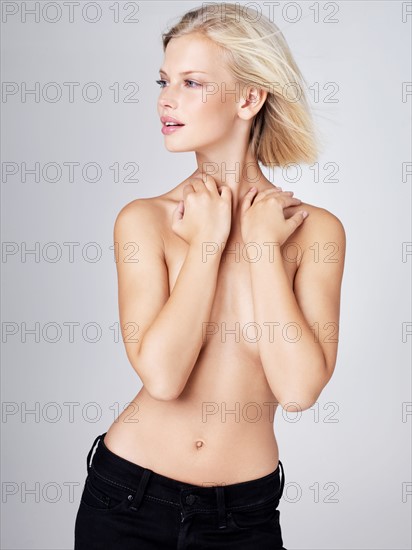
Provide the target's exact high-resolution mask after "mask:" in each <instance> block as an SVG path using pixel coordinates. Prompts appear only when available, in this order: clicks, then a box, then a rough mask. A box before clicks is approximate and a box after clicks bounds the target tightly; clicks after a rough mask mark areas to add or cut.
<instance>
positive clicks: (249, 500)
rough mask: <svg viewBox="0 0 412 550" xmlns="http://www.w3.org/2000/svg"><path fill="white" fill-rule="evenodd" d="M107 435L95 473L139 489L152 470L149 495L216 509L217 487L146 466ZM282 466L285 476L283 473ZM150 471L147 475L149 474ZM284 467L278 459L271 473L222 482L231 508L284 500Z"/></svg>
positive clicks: (101, 443)
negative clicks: (114, 446) (113, 446)
mask: <svg viewBox="0 0 412 550" xmlns="http://www.w3.org/2000/svg"><path fill="white" fill-rule="evenodd" d="M104 436H105V434H102V435H101V436H100V439H99V441H98V445H97V448H96V452H95V454H94V456H93V459H92V464H91V468H92V469H93V471H94V473H95V475H97V476H101V477H102V478H105V479H106V480H108V481H110V482H112V483H113V484H114V485H116V484H117V485H119V486H122V487H124V488H127V489H130V490H131V491H136V490H137V489H138V487H139V484H140V482H141V480H142V477H143V474H144V472H148V473H149V479H148V481H147V485H146V489H145V494H146V495H147V496H148V497H149V498H150V497H151V498H153V499H157V500H159V501H160V502H164V503H167V504H171V505H175V506H181V505H184V504H185V503H186V504H187V503H188V502H189V501H190V502H189V504H191V505H195V506H196V508H199V509H203V510H206V509H210V510H212V509H215V508H216V505H217V501H216V498H217V491H216V486H209V487H205V486H203V485H195V484H191V483H186V482H183V481H179V480H177V479H174V478H172V477H168V476H165V475H163V474H160V473H158V472H155V471H153V470H151V469H150V468H145V467H143V466H141V465H139V464H136V463H134V462H130V461H129V460H127V459H125V458H123V457H121V456H119V455H116V454H115V453H113V452H112V451H111V450H110V449H109V448H108V447H107V446H106V445H105V443H104V440H103V438H104ZM280 468H282V475H281V472H280ZM147 475H148V474H146V476H147ZM283 482H284V476H283V466H282V464H281V462H280V461H278V465H277V467H276V468H275V469H274V470H273V471H272V472H271V473H269V474H267V475H265V476H263V477H260V478H257V479H252V480H249V481H243V482H240V483H233V484H227V485H225V484H224V485H221V486H220V487H222V488H223V492H224V497H225V505H226V507H227V508H242V507H248V506H251V505H258V504H264V503H266V502H270V501H272V500H273V501H276V500H277V499H280V495H281V493H282V490H283Z"/></svg>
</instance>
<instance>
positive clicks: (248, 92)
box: [238, 85, 268, 120]
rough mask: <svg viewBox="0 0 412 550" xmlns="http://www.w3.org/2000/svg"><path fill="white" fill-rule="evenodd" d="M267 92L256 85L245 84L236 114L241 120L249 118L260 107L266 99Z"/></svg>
mask: <svg viewBox="0 0 412 550" xmlns="http://www.w3.org/2000/svg"><path fill="white" fill-rule="evenodd" d="M267 95H268V93H267V91H266V90H262V88H257V87H256V86H251V85H249V86H246V87H245V88H244V90H243V94H242V98H241V101H240V104H239V110H238V115H239V117H240V118H242V119H243V120H250V119H251V118H253V117H254V116H255V115H256V114H257V113H258V112H259V111H260V109H261V108H262V106H263V104H264V103H265V101H266V97H267Z"/></svg>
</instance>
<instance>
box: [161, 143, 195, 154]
mask: <svg viewBox="0 0 412 550" xmlns="http://www.w3.org/2000/svg"><path fill="white" fill-rule="evenodd" d="M165 147H166V149H167V150H168V151H169V152H170V153H188V152H191V151H194V148H193V147H185V146H184V145H178V144H175V145H173V144H171V143H166V144H165Z"/></svg>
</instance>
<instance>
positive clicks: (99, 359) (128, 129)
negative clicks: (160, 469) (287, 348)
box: [1, 1, 412, 550]
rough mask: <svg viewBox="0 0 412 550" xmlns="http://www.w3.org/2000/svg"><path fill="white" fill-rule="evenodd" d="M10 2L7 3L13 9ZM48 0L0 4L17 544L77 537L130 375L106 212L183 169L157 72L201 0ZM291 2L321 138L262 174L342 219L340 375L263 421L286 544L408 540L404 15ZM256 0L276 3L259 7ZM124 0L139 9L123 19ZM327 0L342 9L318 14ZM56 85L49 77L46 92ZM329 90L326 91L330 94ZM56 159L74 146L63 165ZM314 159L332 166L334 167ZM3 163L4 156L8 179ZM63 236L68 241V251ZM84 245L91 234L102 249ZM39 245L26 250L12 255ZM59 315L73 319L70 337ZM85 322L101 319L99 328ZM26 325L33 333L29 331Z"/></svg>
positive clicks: (398, 10) (188, 162) (372, 545)
mask: <svg viewBox="0 0 412 550" xmlns="http://www.w3.org/2000/svg"><path fill="white" fill-rule="evenodd" d="M6 4H7V5H8V7H7V9H11V10H12V11H13V10H14V9H15V10H17V13H15V14H12V15H10V16H8V17H6V15H5V14H4V9H5V6H6ZM57 4H58V5H60V7H61V9H62V13H61V18H60V20H59V21H56V22H54V23H52V22H49V21H47V19H49V20H51V19H54V18H55V17H56V13H57V12H56V8H55V7H53V5H52V3H51V2H50V3H47V2H39V3H38V5H39V10H38V13H39V19H38V21H35V19H34V17H33V16H30V15H27V20H26V21H24V17H23V15H22V9H23V5H22V3H20V2H3V6H2V8H3V20H2V59H1V60H2V80H3V82H9V83H10V82H11V83H13V82H14V83H16V84H15V85H16V88H15V89H16V90H17V93H15V94H11V95H7V96H5V95H3V102H2V104H1V109H2V151H1V152H2V168H3V178H2V199H3V200H2V240H3V262H2V272H3V284H2V322H3V324H2V328H3V345H2V380H1V381H2V395H1V397H2V405H3V414H2V424H1V443H2V471H1V474H2V493H3V498H2V516H1V519H2V525H1V527H2V529H1V537H2V539H1V545H2V548H5V549H10V550H11V549H69V548H72V547H73V529H74V520H75V514H76V512H77V508H78V504H79V499H80V495H81V490H82V487H83V483H84V480H85V476H86V455H87V452H88V450H89V448H90V446H91V444H92V442H93V440H94V438H95V437H96V436H97V435H98V434H101V433H103V432H105V431H107V429H108V428H109V426H110V424H111V423H112V422H113V420H114V418H115V417H116V416H117V414H118V412H119V410H122V409H123V407H124V406H125V405H126V404H127V403H128V402H129V401H130V399H132V398H133V396H134V395H135V394H136V393H137V391H138V389H139V388H140V386H141V382H140V380H139V379H138V377H137V376H136V374H135V373H134V371H133V369H132V367H131V366H130V365H129V363H128V360H127V357H126V354H125V351H124V346H123V343H122V341H121V338H119V337H118V309H117V278H116V265H115V262H114V260H113V251H112V249H111V247H112V245H113V225H114V221H115V218H116V215H117V213H118V212H119V210H120V209H121V208H122V207H123V206H124V205H125V204H127V203H128V202H130V201H132V200H134V199H135V198H139V197H150V196H154V195H158V194H161V193H164V192H166V191H167V190H168V189H170V188H172V187H174V186H175V185H177V183H179V182H180V181H182V179H184V178H185V177H187V176H188V175H189V174H190V173H191V172H192V171H193V170H194V169H195V156H194V154H193V153H184V154H183V153H180V154H172V153H169V152H168V151H167V150H166V149H165V147H164V145H163V141H164V138H163V135H162V134H161V132H160V122H159V119H158V115H157V111H156V101H157V97H158V93H159V89H158V85H157V84H156V83H155V80H156V79H157V78H158V72H157V71H158V69H159V67H160V64H161V62H162V58H163V54H162V48H161V40H160V34H161V32H162V31H163V30H165V28H166V27H167V26H168V24H169V23H170V22H172V21H174V20H175V19H176V18H177V16H179V15H181V14H183V13H184V11H186V10H187V9H189V8H191V7H194V6H199V5H200V2H150V3H149V2H139V3H136V4H134V3H133V2H132V3H129V7H127V6H126V4H125V3H123V2H100V3H99V4H98V5H99V6H100V9H101V17H100V19H99V20H98V21H96V22H95V23H91V22H88V21H87V20H86V17H89V18H94V17H95V14H96V11H95V9H93V7H90V8H89V10H90V11H88V12H87V14H86V15H82V13H81V11H80V9H79V7H77V8H76V9H75V10H74V17H73V21H72V22H70V18H69V10H68V8H67V7H66V8H65V7H64V6H63V4H62V3H60V4H59V3H57ZM291 4H292V3H291V2H286V3H281V4H280V6H278V7H276V8H275V12H274V13H275V22H276V23H277V24H278V26H279V27H280V28H281V29H282V31H283V33H284V35H285V37H286V39H287V41H288V43H289V45H290V47H291V49H292V52H293V54H294V56H295V58H296V60H297V62H298V65H299V67H300V68H301V70H302V72H303V74H304V76H305V77H306V79H307V81H308V82H309V84H310V85H311V86H312V87H314V88H315V87H316V86H319V97H316V96H315V95H314V94H312V98H311V99H312V107H313V111H314V114H315V120H316V123H317V125H318V127H319V129H320V131H321V132H322V135H323V137H324V144H325V145H324V150H323V152H322V154H321V156H320V158H319V164H318V167H319V178H318V180H317V179H316V178H315V175H314V174H315V172H314V170H313V169H310V168H309V167H308V166H302V167H301V169H302V172H301V174H300V175H299V177H298V178H297V179H296V181H292V180H291V178H293V177H294V176H295V172H294V171H291V172H290V173H289V172H282V171H281V170H277V171H275V172H274V173H272V174H271V175H270V176H271V180H272V181H273V182H274V183H276V184H277V185H283V184H285V185H286V187H284V189H293V190H294V191H295V194H296V196H298V197H299V198H301V199H302V201H304V202H308V203H311V204H314V205H316V206H320V207H323V208H326V209H327V210H329V211H330V212H333V213H334V214H335V215H336V216H338V218H339V219H340V220H341V221H342V223H343V225H344V227H345V229H346V235H347V255H346V266H345V273H344V280H343V286H342V306H341V320H340V343H339V353H338V361H337V365H336V370H335V374H334V376H333V378H332V379H331V381H330V383H329V384H328V386H327V387H326V388H325V389H324V391H323V393H322V394H321V396H320V397H319V401H318V403H317V404H316V405H315V406H314V407H313V409H312V410H308V411H305V412H304V413H303V415H302V417H301V418H297V417H296V415H293V414H290V415H287V414H286V413H283V414H282V410H280V411H278V414H277V415H276V419H275V430H276V434H277V438H278V443H279V448H280V458H281V460H282V462H283V464H284V466H285V474H286V488H285V493H284V497H283V499H282V501H281V504H280V511H281V525H282V530H283V535H284V543H285V545H286V547H287V548H290V549H291V548H296V549H302V550H303V549H305V550H306V549H318V550H319V549H368V550H370V549H394V548H396V549H406V548H411V523H410V513H411V500H412V496H411V494H410V493H411V492H412V489H411V481H412V473H411V466H410V463H411V462H410V461H411V453H410V451H411V437H410V430H411V415H410V414H409V415H407V414H404V416H403V414H402V411H403V410H404V411H407V410H409V411H410V410H411V408H410V403H411V393H410V387H411V384H410V382H411V378H410V366H409V365H410V337H409V338H407V337H405V338H404V339H402V326H403V323H410V321H411V311H410V288H409V284H408V281H409V277H410V266H411V257H410V256H408V257H404V258H403V257H402V243H404V242H408V241H410V240H411V234H410V201H411V197H410V183H411V176H409V177H405V178H402V163H407V162H409V163H410V161H411V157H410V137H409V135H410V134H409V132H410V126H411V102H412V97H411V96H408V97H407V98H406V99H405V100H404V101H402V82H407V81H409V82H410V81H411V74H410V62H411V59H410V50H409V46H410V37H411V33H410V22H411V20H412V15H410V16H409V18H408V19H407V20H406V21H407V22H403V21H402V7H403V5H404V4H406V3H402V2H396V1H394V2H392V1H391V2H382V1H381V2H375V1H363V2H339V3H334V2H332V3H331V4H329V7H327V6H326V4H325V3H323V2H320V3H319V4H318V7H319V14H320V20H319V22H317V23H316V22H315V21H314V11H313V9H310V6H311V5H314V4H315V3H314V2H300V3H294V5H295V6H296V5H297V6H298V7H300V9H301V14H300V15H299V12H297V11H296V9H295V8H294V6H293V5H291ZM54 5H56V4H54ZM255 5H258V6H260V9H261V10H262V13H264V14H265V15H269V13H268V7H267V5H266V6H265V5H264V3H262V2H259V3H255ZM285 5H286V8H285V9H286V11H285V12H283V14H282V6H283V7H284V6H285ZM331 5H332V8H331V7H330V6H331ZM10 6H12V8H10ZM13 6H14V7H13ZM26 6H27V8H31V9H33V8H34V7H35V5H34V3H32V2H27V3H26ZM110 6H115V8H116V6H117V7H118V10H119V14H120V15H119V18H120V20H119V22H118V23H115V22H114V15H115V12H114V11H113V9H110ZM130 6H131V7H130ZM133 6H138V12H137V13H135V15H134V16H133V17H134V18H137V19H138V22H135V23H125V22H124V18H125V14H132V12H133V9H134V8H133ZM334 7H336V8H337V9H336V12H337V13H335V15H334V18H335V19H337V20H338V21H337V22H335V23H326V22H325V21H324V19H325V18H326V16H327V14H328V13H331V12H332V11H333V10H334V9H335V8H334ZM125 8H126V9H125ZM295 17H296V21H295V22H292V21H290V20H291V19H294V18H295ZM288 19H289V21H288ZM70 81H71V82H78V83H80V86H77V87H76V88H75V96H74V101H73V102H70V101H69V95H68V88H67V87H65V86H64V85H63V82H70ZM35 82H39V91H40V97H39V98H38V100H35V99H34V98H33V96H32V95H28V96H27V100H26V102H24V101H22V96H21V90H22V87H23V86H24V84H25V83H27V88H30V89H32V88H33V87H34V83H35ZM49 82H55V83H58V85H59V87H60V89H61V91H62V96H61V98H60V99H58V100H57V101H55V102H53V101H51V100H50V98H51V97H52V89H51V88H50V87H49V88H47V83H49ZM89 82H97V83H98V84H99V86H100V87H101V90H102V97H101V99H100V100H99V101H97V102H87V101H86V100H85V99H84V97H83V96H82V94H81V92H80V90H81V89H82V88H83V86H84V85H85V84H87V83H89ZM115 82H118V83H119V89H120V99H119V101H118V102H116V101H114V99H113V92H112V91H111V90H110V88H109V87H110V86H113V84H114V83H115ZM127 82H136V83H137V84H138V86H139V89H138V93H137V94H136V96H135V97H137V98H138V100H139V102H138V103H126V102H124V101H123V99H124V98H125V97H126V93H127V92H129V91H133V90H132V89H131V88H130V89H128V90H126V91H124V90H123V85H124V84H125V83H127ZM315 83H318V84H315ZM328 83H334V84H332V85H331V84H328ZM327 86H330V87H327ZM334 90H337V92H336V93H335V94H334V95H333V96H332V99H337V101H336V102H332V103H331V102H327V96H328V94H329V93H330V92H333V91H334ZM47 91H48V92H49V94H50V95H49V96H47ZM43 94H44V95H43ZM47 97H49V99H48V100H47V99H45V98H47ZM36 162H37V163H39V166H40V176H39V181H36V180H35V177H34V176H33V175H27V178H26V181H24V179H23V177H22V163H27V166H28V167H29V168H32V167H33V166H34V163H36ZM50 162H52V163H57V165H58V166H59V167H60V168H61V170H62V173H61V177H60V179H59V178H56V181H52V180H53V178H54V177H55V174H56V172H55V171H54V170H53V169H52V167H50V168H49V171H47V170H46V171H45V172H44V174H42V170H43V169H44V167H45V166H46V165H47V163H50ZM65 162H66V163H67V162H77V163H80V167H77V168H76V171H75V176H74V178H73V180H72V181H70V178H69V171H68V169H67V168H66V167H65V166H64V165H63V163H65ZM91 162H93V163H98V165H100V167H101V177H100V179H99V180H98V181H95V182H93V181H87V180H86V179H85V177H83V175H82V171H81V168H82V167H84V166H85V165H87V163H91ZM127 162H131V163H136V164H137V165H138V172H137V174H136V175H135V176H136V177H137V179H138V181H135V182H126V181H124V179H125V176H126V175H127V174H128V173H130V171H129V170H125V169H123V168H122V167H123V166H124V164H125V163H127ZM6 163H7V164H6ZM8 163H15V165H13V164H8ZM115 163H119V166H120V181H118V182H116V181H115V180H114V177H113V170H112V169H110V167H111V166H113V165H114V164H115ZM326 163H334V164H333V165H332V166H335V167H336V174H335V175H334V178H335V179H336V180H337V181H334V182H331V181H328V179H327V175H328V174H330V173H331V169H328V167H327V166H326V167H325V165H326ZM13 166H15V167H16V170H17V173H16V174H14V175H9V176H7V177H6V175H5V171H6V170H7V169H8V168H10V167H11V168H13ZM94 175H95V172H94V171H93V170H92V169H90V172H89V177H91V178H93V177H94ZM47 180H49V181H47ZM68 242H71V243H78V246H75V248H74V250H75V251H74V258H73V259H72V260H71V259H70V256H69V248H68V246H67V245H65V244H64V243H68ZM7 243H8V244H7ZM36 243H38V244H36ZM51 243H54V244H51ZM90 243H97V245H95V246H97V247H98V248H99V249H100V254H101V255H100V258H98V259H97V260H96V261H94V257H95V252H96V248H94V247H93V245H90ZM36 246H37V247H38V254H37V256H36V255H33V254H27V255H25V254H24V250H25V248H27V249H31V250H33V249H34V248H35V247H36ZM5 251H6V252H9V253H8V254H5ZM58 251H59V253H60V254H61V257H60V258H58V259H57V260H56V261H54V259H53V258H55V254H56V252H58ZM67 323H76V326H75V328H74V331H73V337H71V335H70V331H69V328H68V325H67ZM88 323H93V324H94V326H98V327H100V334H99V335H98V336H97V340H96V341H93V340H94V339H95V337H96V334H97V332H96V330H95V328H93V326H89V327H88ZM33 328H35V329H36V333H37V335H36V334H33V333H25V331H27V330H31V329H33ZM87 329H88V330H87ZM403 340H404V341H403ZM93 403H94V405H93ZM70 404H71V405H70ZM408 404H409V405H408ZM328 484H329V485H328ZM70 486H71V487H72V493H70V491H69V487H70ZM403 491H404V493H406V492H408V491H409V496H407V495H405V496H404V497H402V494H403ZM333 501H334V502H333Z"/></svg>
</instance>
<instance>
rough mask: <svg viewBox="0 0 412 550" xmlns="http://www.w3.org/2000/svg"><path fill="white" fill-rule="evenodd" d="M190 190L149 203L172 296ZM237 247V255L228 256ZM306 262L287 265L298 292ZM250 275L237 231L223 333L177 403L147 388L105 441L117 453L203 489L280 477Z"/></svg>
mask: <svg viewBox="0 0 412 550" xmlns="http://www.w3.org/2000/svg"><path fill="white" fill-rule="evenodd" d="M184 183H185V182H183V183H182V184H180V185H179V186H178V187H176V188H175V189H173V190H172V191H170V192H168V193H166V194H164V195H161V196H160V197H155V198H153V199H150V201H151V203H152V207H153V208H155V209H156V210H157V214H158V215H157V219H158V223H159V231H162V234H163V238H164V243H165V261H166V264H167V267H168V273H169V289H170V292H171V291H172V290H173V287H174V285H175V283H176V279H177V277H178V275H179V271H180V269H181V267H182V264H183V262H184V259H185V255H186V252H187V247H188V245H187V244H186V243H185V242H184V241H183V240H182V239H180V238H179V237H178V236H177V235H175V234H174V233H173V231H172V229H171V227H170V220H171V217H172V212H173V210H174V209H175V208H176V206H177V203H178V201H179V200H180V199H181V198H182V189H181V186H182V185H183V184H184ZM267 187H268V188H269V187H273V186H272V185H270V184H268V185H267ZM303 206H305V208H306V209H309V211H310V212H312V211H313V210H316V207H313V206H311V205H307V204H306V203H302V204H301V205H299V208H302V207H303ZM296 208H297V207H296ZM294 211H295V210H294ZM303 227H304V224H303V225H302V226H301V227H299V228H298V229H297V230H296V231H295V232H294V233H292V235H291V236H290V238H289V239H288V240H287V241H286V243H285V244H284V245H283V247H282V249H283V250H284V249H285V247H286V246H287V245H288V244H289V243H291V242H293V243H300V242H301V240H302V237H303V236H302V233H303V232H304V229H303ZM236 247H237V248H238V253H237V255H235V254H232V253H229V251H233V250H236ZM301 249H302V250H303V249H304V248H303V246H301ZM295 254H296V251H295ZM288 255H289V256H290V255H292V256H293V252H292V253H290V254H288ZM299 260H300V258H298V261H297V262H296V261H290V259H288V260H286V259H284V266H285V270H286V272H287V274H288V277H289V281H290V285H291V288H292V289H293V281H294V277H295V274H296V271H297V268H298V265H299ZM249 269H250V268H249V264H248V259H247V255H246V252H245V249H244V244H243V241H242V237H241V233H240V228H239V227H236V223H232V231H231V233H230V235H229V239H228V241H227V244H226V247H225V250H224V252H223V254H222V259H221V262H220V267H219V272H218V277H217V285H216V292H215V297H214V302H213V306H212V310H211V315H210V319H209V323H210V324H209V327H210V329H211V331H216V333H215V334H213V335H209V336H207V337H205V338H204V342H203V344H202V349H201V351H200V354H199V356H198V359H197V362H196V364H195V366H194V367H193V371H192V373H191V375H190V377H189V379H188V381H187V384H186V386H185V388H184V390H183V392H182V393H181V394H180V396H179V397H178V398H177V399H175V400H172V401H160V400H155V399H153V398H152V397H151V396H150V394H149V393H148V392H147V391H146V389H145V387H144V386H143V387H142V388H141V390H140V391H139V393H138V394H137V395H136V396H135V397H134V398H133V399H132V401H131V403H130V405H129V407H128V408H127V409H125V410H124V411H123V412H122V413H121V414H120V415H119V417H118V418H117V419H116V420H115V421H114V422H113V424H112V425H111V427H110V428H109V430H108V432H107V434H106V436H105V439H104V442H105V444H106V446H107V447H108V448H109V449H110V450H111V451H112V452H114V453H115V454H117V455H119V456H121V457H123V458H126V459H127V460H129V461H131V462H134V463H137V464H140V465H141V466H144V467H146V468H150V469H151V470H153V471H155V472H157V473H160V474H162V475H165V476H168V477H171V478H173V479H177V480H180V481H184V482H186V483H191V484H194V485H201V486H209V485H218V484H225V485H228V484H232V483H239V482H242V481H249V480H252V479H257V478H259V477H263V476H265V475H267V474H269V473H271V472H273V470H275V468H276V467H277V465H278V457H279V453H278V445H277V442H276V438H275V434H274V429H273V420H274V416H275V412H276V409H277V401H276V397H275V396H274V394H273V393H272V391H271V389H270V387H269V384H268V382H267V379H266V377H265V373H264V370H263V367H262V364H261V360H260V356H259V352H258V344H257V334H256V331H255V328H254V326H253V323H254V314H253V301H252V289H251V280H250V274H249ZM260 328H262V329H264V327H260ZM187 337H188V338H190V334H188V335H187Z"/></svg>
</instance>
